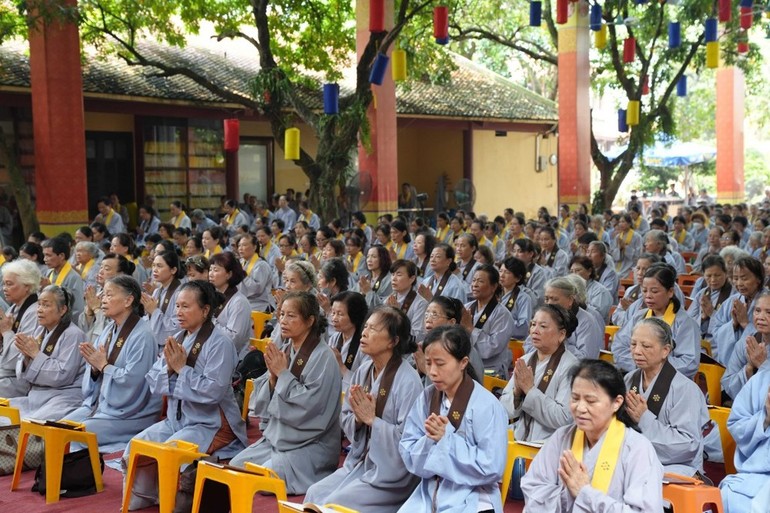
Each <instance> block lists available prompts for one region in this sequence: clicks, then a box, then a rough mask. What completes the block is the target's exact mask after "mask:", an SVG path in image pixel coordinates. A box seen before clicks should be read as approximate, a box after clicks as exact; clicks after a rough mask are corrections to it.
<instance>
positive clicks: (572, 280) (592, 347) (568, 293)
mask: <svg viewBox="0 0 770 513" xmlns="http://www.w3.org/2000/svg"><path fill="white" fill-rule="evenodd" d="M578 279H579V280H581V281H583V279H582V278H580V276H577V275H571V276H566V277H561V278H554V279H552V280H551V281H549V282H548V283H547V284H546V286H545V303H546V304H549V305H559V306H561V307H562V308H564V309H566V310H567V311H569V312H570V313H571V314H572V315H573V316H575V317H576V318H577V321H578V325H577V328H575V330H574V332H573V333H572V335H571V336H569V337H567V340H566V341H565V342H564V344H565V348H566V349H567V350H568V351H569V352H571V353H572V354H573V355H574V356H576V357H577V358H578V359H581V358H598V357H599V350H600V349H602V346H603V345H604V323H603V322H601V320H600V318H599V314H598V313H596V314H595V313H591V312H589V311H588V310H586V308H585V282H584V281H583V287H582V291H580V290H579V285H576V282H577V280H578ZM532 350H533V345H532V336H531V335H530V336H528V337H527V340H525V341H524V352H525V353H529V352H530V351H532Z"/></svg>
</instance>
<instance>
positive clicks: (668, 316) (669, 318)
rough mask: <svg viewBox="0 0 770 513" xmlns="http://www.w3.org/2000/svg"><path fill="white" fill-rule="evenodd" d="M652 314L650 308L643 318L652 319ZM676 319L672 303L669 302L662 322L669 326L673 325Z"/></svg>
mask: <svg viewBox="0 0 770 513" xmlns="http://www.w3.org/2000/svg"><path fill="white" fill-rule="evenodd" d="M653 314H654V312H653V311H652V308H651V309H649V310H647V315H645V316H644V318H645V319H649V318H650V317H652V316H653ZM675 319H676V313H675V312H674V302H673V301H671V302H670V303H669V304H668V308H666V312H665V313H664V314H663V320H664V321H665V322H666V324H668V325H669V326H673V325H674V320H675Z"/></svg>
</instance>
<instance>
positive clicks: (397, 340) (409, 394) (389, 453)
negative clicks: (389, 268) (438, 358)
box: [305, 306, 423, 513]
mask: <svg viewBox="0 0 770 513" xmlns="http://www.w3.org/2000/svg"><path fill="white" fill-rule="evenodd" d="M410 324H411V323H410V321H409V318H408V317H407V316H406V315H405V314H404V313H403V312H402V311H401V310H400V309H397V308H393V307H389V306H379V307H377V308H376V309H375V310H374V311H373V312H372V314H371V315H370V316H369V318H368V320H367V321H366V327H365V329H364V332H363V335H362V340H361V343H362V348H361V350H362V351H363V352H364V353H365V354H367V355H368V356H369V357H370V358H371V360H368V361H367V362H365V363H364V364H363V365H362V366H361V367H359V369H358V370H357V371H356V372H355V373H354V374H353V376H352V378H351V386H350V388H349V390H348V392H347V394H346V396H345V400H344V403H343V407H342V414H341V419H340V422H341V424H342V429H343V432H344V433H345V436H346V437H347V439H348V440H350V442H351V445H350V452H349V453H348V456H347V458H345V464H344V465H343V467H342V468H340V469H337V471H336V472H335V473H334V474H332V475H330V476H328V477H327V478H325V479H323V480H322V481H319V482H318V483H316V484H314V485H313V486H311V487H310V489H308V491H307V495H306V496H305V500H306V501H308V502H316V503H322V504H323V503H334V504H340V505H342V506H346V507H349V508H352V509H355V510H359V511H375V510H376V511H378V512H382V513H387V512H393V513H395V512H396V511H397V510H398V508H399V507H400V506H401V504H403V503H404V501H405V500H406V499H407V498H408V497H409V495H410V494H411V493H412V490H414V487H415V486H416V485H417V482H418V479H417V478H416V477H415V476H413V475H411V474H410V473H409V472H407V470H406V467H405V466H404V462H403V460H402V459H401V457H400V456H399V452H398V445H399V441H400V440H401V434H402V432H403V428H404V423H405V422H406V417H407V415H408V414H409V410H410V409H411V407H412V404H413V403H414V401H415V399H416V398H417V397H419V395H420V393H421V392H422V389H423V387H422V382H421V381H420V377H419V376H418V374H417V372H416V371H415V370H414V369H413V368H412V366H411V365H409V364H408V363H407V362H406V361H404V358H403V355H404V354H406V353H410V352H412V351H413V350H414V349H415V348H416V346H415V344H414V343H413V342H411V341H410V330H411V325H410Z"/></svg>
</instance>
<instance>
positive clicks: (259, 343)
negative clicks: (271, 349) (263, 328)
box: [249, 338, 270, 353]
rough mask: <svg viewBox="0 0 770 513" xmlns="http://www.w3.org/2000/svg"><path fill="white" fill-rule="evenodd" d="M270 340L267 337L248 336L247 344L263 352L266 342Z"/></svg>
mask: <svg viewBox="0 0 770 513" xmlns="http://www.w3.org/2000/svg"><path fill="white" fill-rule="evenodd" d="M268 342H270V339H269V338H250V339H249V345H251V347H253V348H255V349H259V350H260V351H262V352H263V353H264V352H265V348H266V347H267V343H268Z"/></svg>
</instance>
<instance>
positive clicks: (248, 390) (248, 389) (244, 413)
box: [241, 379, 254, 420]
mask: <svg viewBox="0 0 770 513" xmlns="http://www.w3.org/2000/svg"><path fill="white" fill-rule="evenodd" d="M253 392H254V380H253V379H247V380H246V386H245V388H244V389H243V408H242V409H241V417H243V420H246V418H247V417H248V416H249V398H250V397H251V394H252V393H253Z"/></svg>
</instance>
